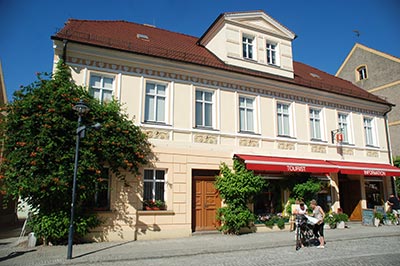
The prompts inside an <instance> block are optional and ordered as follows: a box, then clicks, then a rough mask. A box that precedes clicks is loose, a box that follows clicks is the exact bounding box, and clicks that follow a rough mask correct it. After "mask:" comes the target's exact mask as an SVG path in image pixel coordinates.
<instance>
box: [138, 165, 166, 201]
mask: <svg viewBox="0 0 400 266" xmlns="http://www.w3.org/2000/svg"><path fill="white" fill-rule="evenodd" d="M143 183H144V184H143V200H154V201H156V200H161V201H164V192H165V171H164V170H156V169H145V170H144V179H143Z"/></svg>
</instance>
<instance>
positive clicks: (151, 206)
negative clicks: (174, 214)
mask: <svg viewBox="0 0 400 266" xmlns="http://www.w3.org/2000/svg"><path fill="white" fill-rule="evenodd" d="M166 207H167V206H166V205H165V202H164V201H162V200H144V201H143V208H144V209H145V210H165V209H166Z"/></svg>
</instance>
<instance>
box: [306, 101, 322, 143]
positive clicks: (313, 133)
mask: <svg viewBox="0 0 400 266" xmlns="http://www.w3.org/2000/svg"><path fill="white" fill-rule="evenodd" d="M315 112H318V117H316V116H315ZM308 113H309V122H310V137H311V140H319V141H322V140H323V130H322V125H323V120H322V110H321V109H320V108H315V107H310V108H309V112H308ZM316 121H318V122H319V128H316V127H317V125H316ZM317 130H319V135H320V137H319V138H318V137H316V135H317V134H316V131H317Z"/></svg>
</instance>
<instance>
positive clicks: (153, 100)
mask: <svg viewBox="0 0 400 266" xmlns="http://www.w3.org/2000/svg"><path fill="white" fill-rule="evenodd" d="M165 102H166V86H165V85H162V84H156V83H151V82H147V83H146V102H145V111H144V120H145V121H146V122H149V121H151V122H159V123H165V113H166V112H165Z"/></svg>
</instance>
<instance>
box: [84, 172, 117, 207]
mask: <svg viewBox="0 0 400 266" xmlns="http://www.w3.org/2000/svg"><path fill="white" fill-rule="evenodd" d="M109 174H110V173H109V169H108V168H106V169H105V171H103V172H102V174H101V177H100V178H98V179H97V182H96V183H95V184H94V188H93V189H91V190H89V191H93V194H92V196H90V197H89V198H88V201H87V203H86V206H87V207H89V208H91V209H95V210H109V209H110V187H111V178H110V176H109Z"/></svg>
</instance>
